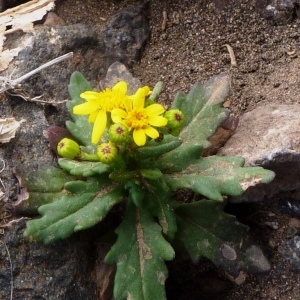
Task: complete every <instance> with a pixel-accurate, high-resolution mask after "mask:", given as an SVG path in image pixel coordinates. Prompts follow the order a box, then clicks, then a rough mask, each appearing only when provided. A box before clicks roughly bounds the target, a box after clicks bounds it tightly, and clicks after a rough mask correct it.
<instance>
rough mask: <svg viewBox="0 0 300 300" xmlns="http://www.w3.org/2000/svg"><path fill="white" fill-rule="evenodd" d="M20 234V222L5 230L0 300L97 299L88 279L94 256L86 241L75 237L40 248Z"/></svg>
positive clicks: (91, 281)
mask: <svg viewBox="0 0 300 300" xmlns="http://www.w3.org/2000/svg"><path fill="white" fill-rule="evenodd" d="M23 230H24V221H21V222H18V223H14V224H13V225H12V226H10V227H8V228H5V231H4V236H3V239H2V242H1V243H0V253H1V268H0V287H1V288H0V299H49V300H51V299H97V297H96V284H95V283H94V282H93V280H91V279H90V277H91V273H92V271H93V259H94V258H93V256H94V254H93V251H91V247H90V244H91V241H90V240H89V239H88V238H85V237H84V235H77V236H73V237H72V238H70V239H67V240H64V241H61V242H58V243H56V244H53V245H50V246H49V245H48V246H43V245H41V244H34V243H28V242H27V241H25V240H24V239H23V237H22V235H23ZM10 259H11V260H12V264H11V265H10ZM11 272H12V274H13V278H11ZM11 279H13V290H12V292H13V295H12V296H13V298H10V296H11V294H10V293H11Z"/></svg>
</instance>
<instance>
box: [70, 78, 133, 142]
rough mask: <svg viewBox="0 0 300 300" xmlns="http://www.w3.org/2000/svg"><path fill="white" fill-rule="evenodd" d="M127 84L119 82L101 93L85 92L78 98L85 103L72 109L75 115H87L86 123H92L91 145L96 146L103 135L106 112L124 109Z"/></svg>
mask: <svg viewBox="0 0 300 300" xmlns="http://www.w3.org/2000/svg"><path fill="white" fill-rule="evenodd" d="M126 93H127V83H126V82H125V81H120V82H118V83H117V84H116V85H114V86H113V87H112V89H109V88H106V89H105V90H103V91H101V92H94V91H86V92H84V93H81V94H80V97H81V98H83V99H85V100H86V102H85V103H82V104H79V105H76V106H74V108H73V113H74V114H75V115H89V118H88V121H89V122H90V123H94V126H93V132H92V143H93V144H97V143H98V142H99V140H100V138H101V136H102V135H103V133H104V131H105V128H106V123H107V115H106V113H107V112H111V111H112V110H113V109H114V108H124V107H125V106H124V103H125V100H126V99H127V98H128V96H127V95H126Z"/></svg>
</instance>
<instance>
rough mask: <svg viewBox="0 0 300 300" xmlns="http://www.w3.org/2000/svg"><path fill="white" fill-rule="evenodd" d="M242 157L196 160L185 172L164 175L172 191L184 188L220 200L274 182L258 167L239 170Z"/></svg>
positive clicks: (268, 173)
mask: <svg viewBox="0 0 300 300" xmlns="http://www.w3.org/2000/svg"><path fill="white" fill-rule="evenodd" d="M243 164H244V159H243V158H241V157H235V156H232V157H222V156H210V157H204V158H199V159H198V160H197V161H196V162H195V163H193V164H191V165H189V166H188V167H187V168H186V169H185V170H183V171H181V172H178V173H172V174H164V175H163V179H164V181H165V182H166V183H167V185H168V186H169V187H170V188H171V189H172V190H177V189H182V188H187V189H191V190H192V191H194V192H196V193H199V194H201V195H203V196H204V197H206V198H208V199H211V200H219V201H222V200H223V196H222V195H229V196H238V195H241V194H242V193H244V191H245V190H246V189H247V188H248V187H249V186H253V185H256V184H258V183H269V182H270V181H272V180H273V179H274V176H275V174H274V173H273V172H272V171H269V170H265V169H263V168H261V167H242V165H243Z"/></svg>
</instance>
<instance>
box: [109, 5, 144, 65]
mask: <svg viewBox="0 0 300 300" xmlns="http://www.w3.org/2000/svg"><path fill="white" fill-rule="evenodd" d="M148 8H149V1H146V2H144V3H143V4H142V5H140V6H136V7H130V8H128V9H125V10H123V11H120V12H118V13H117V14H116V15H115V16H114V17H113V19H112V21H111V22H110V24H109V25H108V27H107V28H106V30H105V45H106V52H105V53H106V55H107V57H110V60H114V61H120V62H122V63H124V64H125V65H127V66H131V65H132V64H133V63H136V62H138V61H139V60H140V58H141V55H142V50H143V49H144V47H145V45H146V43H147V41H148V39H149V37H150V27H149V22H148V17H147V16H148Z"/></svg>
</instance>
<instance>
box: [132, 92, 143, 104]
mask: <svg viewBox="0 0 300 300" xmlns="http://www.w3.org/2000/svg"><path fill="white" fill-rule="evenodd" d="M132 104H133V107H134V108H144V105H145V92H144V91H143V88H139V89H138V90H137V91H136V93H135V94H134V96H133V100H132Z"/></svg>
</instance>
